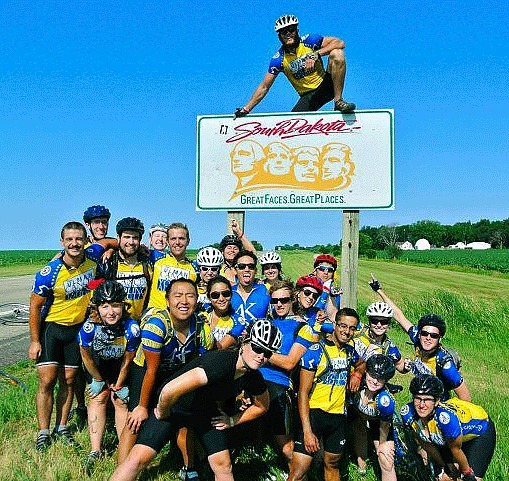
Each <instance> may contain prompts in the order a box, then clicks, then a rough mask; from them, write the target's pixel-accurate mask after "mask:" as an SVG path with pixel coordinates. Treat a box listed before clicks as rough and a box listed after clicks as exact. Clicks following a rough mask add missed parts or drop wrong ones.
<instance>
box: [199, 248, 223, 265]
mask: <svg viewBox="0 0 509 481" xmlns="http://www.w3.org/2000/svg"><path fill="white" fill-rule="evenodd" d="M223 262H224V258H223V254H221V251H220V250H219V249H216V248H215V247H204V248H203V249H200V251H199V252H198V255H197V256H196V263H197V264H198V265H199V266H209V267H219V266H220V265H221V264H222V263H223Z"/></svg>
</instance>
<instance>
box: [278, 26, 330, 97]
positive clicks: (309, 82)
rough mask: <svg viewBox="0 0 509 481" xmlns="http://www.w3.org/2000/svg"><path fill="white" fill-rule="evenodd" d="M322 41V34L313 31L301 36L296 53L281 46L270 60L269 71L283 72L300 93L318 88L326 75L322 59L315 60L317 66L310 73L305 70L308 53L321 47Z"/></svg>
mask: <svg viewBox="0 0 509 481" xmlns="http://www.w3.org/2000/svg"><path fill="white" fill-rule="evenodd" d="M322 41H323V37H322V36H321V35H317V34H314V33H313V34H307V35H304V36H302V37H301V38H300V43H299V46H298V47H297V49H296V51H295V53H289V52H287V51H285V49H284V48H283V47H281V48H280V49H279V50H278V51H277V52H276V53H275V54H274V56H273V57H272V59H271V60H270V64H269V70H268V71H269V73H271V74H273V75H278V74H279V73H280V72H283V73H284V74H285V75H286V77H287V78H288V80H289V81H290V83H291V84H292V85H293V87H294V88H295V90H297V92H298V93H299V95H302V94H305V93H306V92H310V91H312V90H315V89H317V88H318V87H319V86H320V84H321V83H322V81H323V78H324V76H325V69H324V68H323V61H322V59H319V60H317V61H316V62H315V68H314V69H313V71H312V72H310V73H306V72H305V71H304V64H305V62H306V58H307V55H309V54H310V53H312V52H314V51H316V50H319V49H320V48H321V46H322Z"/></svg>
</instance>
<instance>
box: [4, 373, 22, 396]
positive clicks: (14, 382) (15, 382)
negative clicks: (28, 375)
mask: <svg viewBox="0 0 509 481" xmlns="http://www.w3.org/2000/svg"><path fill="white" fill-rule="evenodd" d="M0 380H1V381H2V382H4V383H7V384H10V385H11V386H16V387H19V388H21V389H22V390H23V392H24V393H25V394H26V392H27V386H26V384H25V383H24V382H23V381H22V380H21V379H18V378H17V377H15V376H13V375H12V374H9V373H7V372H5V371H4V370H3V369H0Z"/></svg>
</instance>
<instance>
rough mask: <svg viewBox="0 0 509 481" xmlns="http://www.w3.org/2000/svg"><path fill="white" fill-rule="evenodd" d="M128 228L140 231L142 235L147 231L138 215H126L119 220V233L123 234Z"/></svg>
mask: <svg viewBox="0 0 509 481" xmlns="http://www.w3.org/2000/svg"><path fill="white" fill-rule="evenodd" d="M126 230H134V231H136V232H139V233H140V236H142V235H143V233H144V232H145V227H144V226H143V222H142V221H141V220H139V219H136V217H124V218H123V219H120V220H119V221H118V222H117V235H119V236H120V235H122V232H124V231H126Z"/></svg>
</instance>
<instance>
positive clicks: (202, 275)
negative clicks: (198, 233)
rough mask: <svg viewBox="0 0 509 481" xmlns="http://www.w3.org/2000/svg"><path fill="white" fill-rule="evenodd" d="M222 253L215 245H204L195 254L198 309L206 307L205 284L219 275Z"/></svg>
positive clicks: (208, 303)
mask: <svg viewBox="0 0 509 481" xmlns="http://www.w3.org/2000/svg"><path fill="white" fill-rule="evenodd" d="M223 260H224V259H223V254H221V251H220V250H219V249H216V248H215V247H211V246H209V247H204V248H203V249H200V250H199V251H198V254H197V255H196V264H197V266H198V279H199V280H198V309H199V310H201V309H207V308H208V307H210V302H209V299H208V297H207V284H208V283H209V282H210V281H211V280H212V279H214V278H216V277H217V276H218V275H219V269H221V266H222V264H223Z"/></svg>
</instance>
